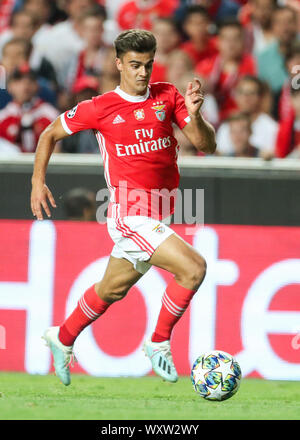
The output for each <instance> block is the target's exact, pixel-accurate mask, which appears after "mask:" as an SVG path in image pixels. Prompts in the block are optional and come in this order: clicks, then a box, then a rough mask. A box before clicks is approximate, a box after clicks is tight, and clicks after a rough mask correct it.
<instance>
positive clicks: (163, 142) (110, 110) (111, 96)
mask: <svg viewBox="0 0 300 440" xmlns="http://www.w3.org/2000/svg"><path fill="white" fill-rule="evenodd" d="M61 121H62V124H63V127H64V129H65V130H66V132H67V133H69V134H72V133H76V132H78V131H80V130H85V129H93V130H94V133H95V135H96V138H97V141H98V144H99V148H100V152H101V154H102V159H103V165H104V173H105V179H106V182H107V186H108V188H109V190H110V205H109V209H108V216H109V217H116V216H126V215H145V216H148V217H152V218H160V219H161V218H162V217H165V216H167V215H170V214H172V213H173V212H174V204H175V198H174V192H173V195H170V194H171V193H169V191H173V190H175V189H177V187H178V184H179V172H178V167H177V154H178V149H179V146H178V143H177V140H176V138H175V137H174V134H173V127H172V124H173V123H175V124H177V125H178V127H179V128H180V129H182V128H183V127H184V126H185V125H186V124H187V123H188V122H189V116H188V112H187V109H186V107H185V102H184V98H183V97H182V96H181V95H180V93H179V92H178V90H177V89H176V88H175V87H174V86H173V85H172V84H169V83H153V84H151V85H150V86H149V88H148V89H147V93H146V94H145V95H144V96H131V95H128V94H127V93H125V92H124V91H123V90H121V89H120V87H117V88H116V89H115V90H114V91H111V92H107V93H105V94H104V95H101V96H96V97H95V98H92V99H91V100H88V101H83V102H81V103H79V104H78V105H77V106H76V107H74V108H73V109H72V110H70V111H69V112H65V113H63V114H62V115H61ZM125 188H126V190H127V189H128V192H127V191H125ZM132 190H135V191H132ZM140 190H143V191H140ZM160 190H164V191H167V194H166V193H165V194H162V193H160V194H159V193H158V191H160ZM154 195H155V196H154ZM156 197H157V198H156ZM153 198H156V200H155V201H153ZM166 199H167V200H168V202H169V203H170V207H169V209H168V212H166V211H165V209H162V207H161V203H162V200H166ZM164 206H166V205H164ZM132 208H134V210H133V209H132Z"/></svg>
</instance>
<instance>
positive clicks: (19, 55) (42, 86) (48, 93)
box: [0, 38, 56, 108]
mask: <svg viewBox="0 0 300 440" xmlns="http://www.w3.org/2000/svg"><path fill="white" fill-rule="evenodd" d="M31 55H32V44H31V42H30V41H28V40H25V39H23V38H13V39H12V40H10V41H8V42H7V43H6V44H5V45H4V47H3V52H2V59H1V64H2V65H3V67H4V68H5V71H6V75H7V76H9V75H10V74H11V73H12V72H13V71H14V70H15V69H17V68H19V67H20V66H21V65H23V64H29V65H30V67H31V69H32V70H34V71H35V72H36V75H37V77H38V82H39V92H38V94H39V96H40V97H41V98H42V99H43V100H44V101H47V102H49V103H52V104H55V102H56V87H55V85H56V83H55V73H54V71H53V69H52V71H51V67H50V65H49V63H48V62H47V60H45V59H42V60H41V64H40V66H39V68H37V69H34V68H33V66H32V65H31V60H32V56H31ZM36 67H37V66H36ZM51 72H52V73H51ZM44 73H45V75H49V80H47V79H46V78H45V76H43V74H44ZM52 74H53V76H52V79H53V81H52V82H51V81H50V78H51V75H52ZM0 96H1V100H0V108H3V107H4V106H5V105H6V104H7V103H8V102H9V101H10V100H11V97H10V96H9V94H8V93H7V91H6V90H0Z"/></svg>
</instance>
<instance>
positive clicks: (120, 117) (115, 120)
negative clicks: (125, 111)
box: [113, 115, 125, 124]
mask: <svg viewBox="0 0 300 440" xmlns="http://www.w3.org/2000/svg"><path fill="white" fill-rule="evenodd" d="M122 122H125V120H124V119H123V118H122V116H120V115H117V116H116V117H115V119H114V120H113V124H121V123H122Z"/></svg>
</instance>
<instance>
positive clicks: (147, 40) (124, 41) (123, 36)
mask: <svg viewBox="0 0 300 440" xmlns="http://www.w3.org/2000/svg"><path fill="white" fill-rule="evenodd" d="M114 46H115V50H116V56H117V58H121V57H122V55H124V54H125V53H127V52H130V51H134V52H139V53H146V52H155V51H156V39H155V37H154V35H153V34H152V32H150V31H145V30H144V29H130V30H127V31H124V32H121V33H120V35H118V36H117V38H116V39H115V41H114Z"/></svg>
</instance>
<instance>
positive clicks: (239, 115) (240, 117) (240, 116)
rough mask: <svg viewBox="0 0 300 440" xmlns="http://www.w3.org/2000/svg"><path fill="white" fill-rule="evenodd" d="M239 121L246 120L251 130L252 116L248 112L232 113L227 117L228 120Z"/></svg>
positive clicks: (228, 121)
mask: <svg viewBox="0 0 300 440" xmlns="http://www.w3.org/2000/svg"><path fill="white" fill-rule="evenodd" d="M238 121H246V122H247V124H248V127H249V129H250V131H251V118H250V116H249V115H248V114H247V113H243V112H237V113H233V114H232V115H230V116H229V117H228V118H227V119H226V122H227V123H230V122H238Z"/></svg>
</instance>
